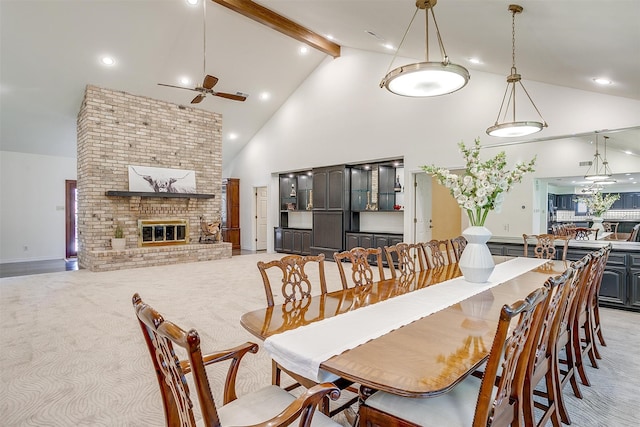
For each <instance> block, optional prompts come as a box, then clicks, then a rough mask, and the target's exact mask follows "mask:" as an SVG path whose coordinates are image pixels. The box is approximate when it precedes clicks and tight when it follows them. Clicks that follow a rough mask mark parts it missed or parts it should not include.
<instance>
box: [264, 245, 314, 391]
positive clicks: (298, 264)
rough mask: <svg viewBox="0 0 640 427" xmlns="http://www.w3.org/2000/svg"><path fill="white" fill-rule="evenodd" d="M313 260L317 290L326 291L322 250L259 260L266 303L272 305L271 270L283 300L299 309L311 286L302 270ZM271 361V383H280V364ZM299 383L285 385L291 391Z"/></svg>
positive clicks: (293, 308)
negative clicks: (270, 259) (266, 260)
mask: <svg viewBox="0 0 640 427" xmlns="http://www.w3.org/2000/svg"><path fill="white" fill-rule="evenodd" d="M309 263H312V264H315V265H316V266H317V269H318V277H319V279H318V280H319V284H318V286H319V288H320V289H319V293H320V294H326V293H327V282H326V279H325V272H324V254H320V255H317V256H313V255H307V256H301V255H286V256H284V257H282V258H280V259H276V260H272V261H269V262H263V261H258V270H259V271H260V275H261V276H262V283H263V285H264V291H265V295H266V297H267V306H268V307H273V305H274V293H273V287H272V286H271V278H270V276H271V275H270V274H269V273H270V272H272V271H274V270H275V272H276V273H274V274H273V277H272V278H274V279H275V277H277V278H278V279H279V280H280V292H281V295H282V298H283V299H284V303H285V304H287V305H291V306H292V307H291V309H290V310H288V311H290V312H295V311H297V310H299V308H300V305H303V304H305V302H307V301H309V299H310V297H311V294H312V290H313V286H312V284H311V280H309V276H308V275H307V272H306V271H305V267H306V266H307V264H309ZM272 363H273V371H272V384H274V385H277V386H279V385H280V380H281V376H282V375H281V374H282V367H281V366H279V365H278V364H277V363H276V362H275V361H273V362H272ZM299 386H300V383H299V382H295V383H293V384H290V385H288V386H287V387H285V389H286V390H288V391H290V390H293V389H294V388H296V387H299Z"/></svg>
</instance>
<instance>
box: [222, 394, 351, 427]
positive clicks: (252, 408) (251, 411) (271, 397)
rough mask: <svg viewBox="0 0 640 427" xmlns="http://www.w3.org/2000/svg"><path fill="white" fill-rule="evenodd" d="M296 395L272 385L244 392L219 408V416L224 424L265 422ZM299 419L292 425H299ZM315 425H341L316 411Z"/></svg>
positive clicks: (239, 424) (336, 426)
mask: <svg viewBox="0 0 640 427" xmlns="http://www.w3.org/2000/svg"><path fill="white" fill-rule="evenodd" d="M294 400H295V396H293V395H291V394H290V393H288V392H287V391H285V390H284V389H282V388H280V387H278V386H275V385H271V386H267V387H264V388H262V389H260V390H258V391H255V392H252V393H248V394H243V395H242V396H240V397H239V398H238V399H236V400H234V401H232V402H229V403H228V404H226V405H224V406H223V407H221V408H218V417H219V418H220V424H221V425H222V426H243V425H244V426H246V425H251V424H258V423H261V422H264V420H267V419H269V418H271V417H274V416H276V415H278V414H279V413H280V412H281V411H283V410H284V409H285V408H286V407H287V406H288V405H289V404H290V403H291V402H293V401H294ZM297 423H298V421H296V422H294V423H293V424H292V425H297ZM311 425H312V426H314V427H340V426H341V425H340V424H338V423H336V422H334V421H333V420H331V418H329V417H327V416H326V415H324V414H322V413H320V412H319V411H316V412H315V414H314V415H313V421H312V423H311Z"/></svg>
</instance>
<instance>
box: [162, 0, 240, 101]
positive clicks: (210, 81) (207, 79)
mask: <svg viewBox="0 0 640 427" xmlns="http://www.w3.org/2000/svg"><path fill="white" fill-rule="evenodd" d="M202 9H203V16H204V20H203V31H204V33H203V34H204V38H203V43H202V47H203V55H202V74H204V79H203V81H202V85H200V86H196V87H193V88H190V87H184V86H175V85H168V84H164V83H158V85H159V86H167V87H173V88H177V89H186V90H192V91H194V92H200V93H199V94H198V95H196V97H195V98H193V99H192V100H191V103H192V104H198V103H200V102H201V101H202V100H203V99H204V98H205V97H206V96H207V94H210V95H213V96H219V97H221V98H227V99H231V100H233V101H244V100H245V99H247V96H248V95H247V94H244V93H242V92H236V93H235V94H234V93H226V92H217V91H215V90H213V87H214V86H215V85H216V83H218V78H217V77H214V76H211V75H209V74H207V73H206V68H207V1H206V0H203V1H202Z"/></svg>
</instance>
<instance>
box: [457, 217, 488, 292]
mask: <svg viewBox="0 0 640 427" xmlns="http://www.w3.org/2000/svg"><path fill="white" fill-rule="evenodd" d="M462 235H463V236H464V237H465V239H467V242H468V243H467V246H466V247H465V248H464V251H463V252H462V256H461V257H460V262H459V263H458V266H459V267H460V271H462V275H463V276H464V278H465V280H466V281H468V282H472V283H484V282H486V281H487V280H488V279H489V276H491V273H493V269H494V268H495V263H494V262H493V257H492V256H491V252H490V251H489V248H488V247H487V242H488V241H489V239H490V238H491V231H489V229H488V228H486V227H478V226H474V227H469V228H467V229H465V230H464V231H463V232H462Z"/></svg>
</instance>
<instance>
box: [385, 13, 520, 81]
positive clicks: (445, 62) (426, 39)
mask: <svg viewBox="0 0 640 427" xmlns="http://www.w3.org/2000/svg"><path fill="white" fill-rule="evenodd" d="M419 10H420V7H418V6H416V11H415V12H413V16H412V17H411V21H409V26H408V27H407V29H406V30H405V32H404V35H403V36H402V40H400V44H399V45H398V48H397V49H396V51H395V52H394V54H393V58H391V62H390V63H389V68H387V74H389V71H391V66H392V65H393V61H395V60H396V58H397V57H398V52H400V48H401V47H402V45H403V44H404V40H405V39H406V38H407V34H409V30H410V29H411V25H412V24H413V21H414V20H415V19H416V15H417V14H418V11H419ZM429 10H431V16H432V17H433V23H434V24H435V26H436V36H437V37H438V46H440V54H441V55H442V63H443V64H444V65H448V64H449V57H448V56H447V52H446V51H445V49H444V43H443V42H442V36H441V35H440V28H438V21H436V14H435V13H434V12H433V6H431V4H430V3H429V2H428V1H427V2H426V6H425V14H424V17H425V62H429ZM514 58H515V53H514ZM514 61H515V59H514Z"/></svg>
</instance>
